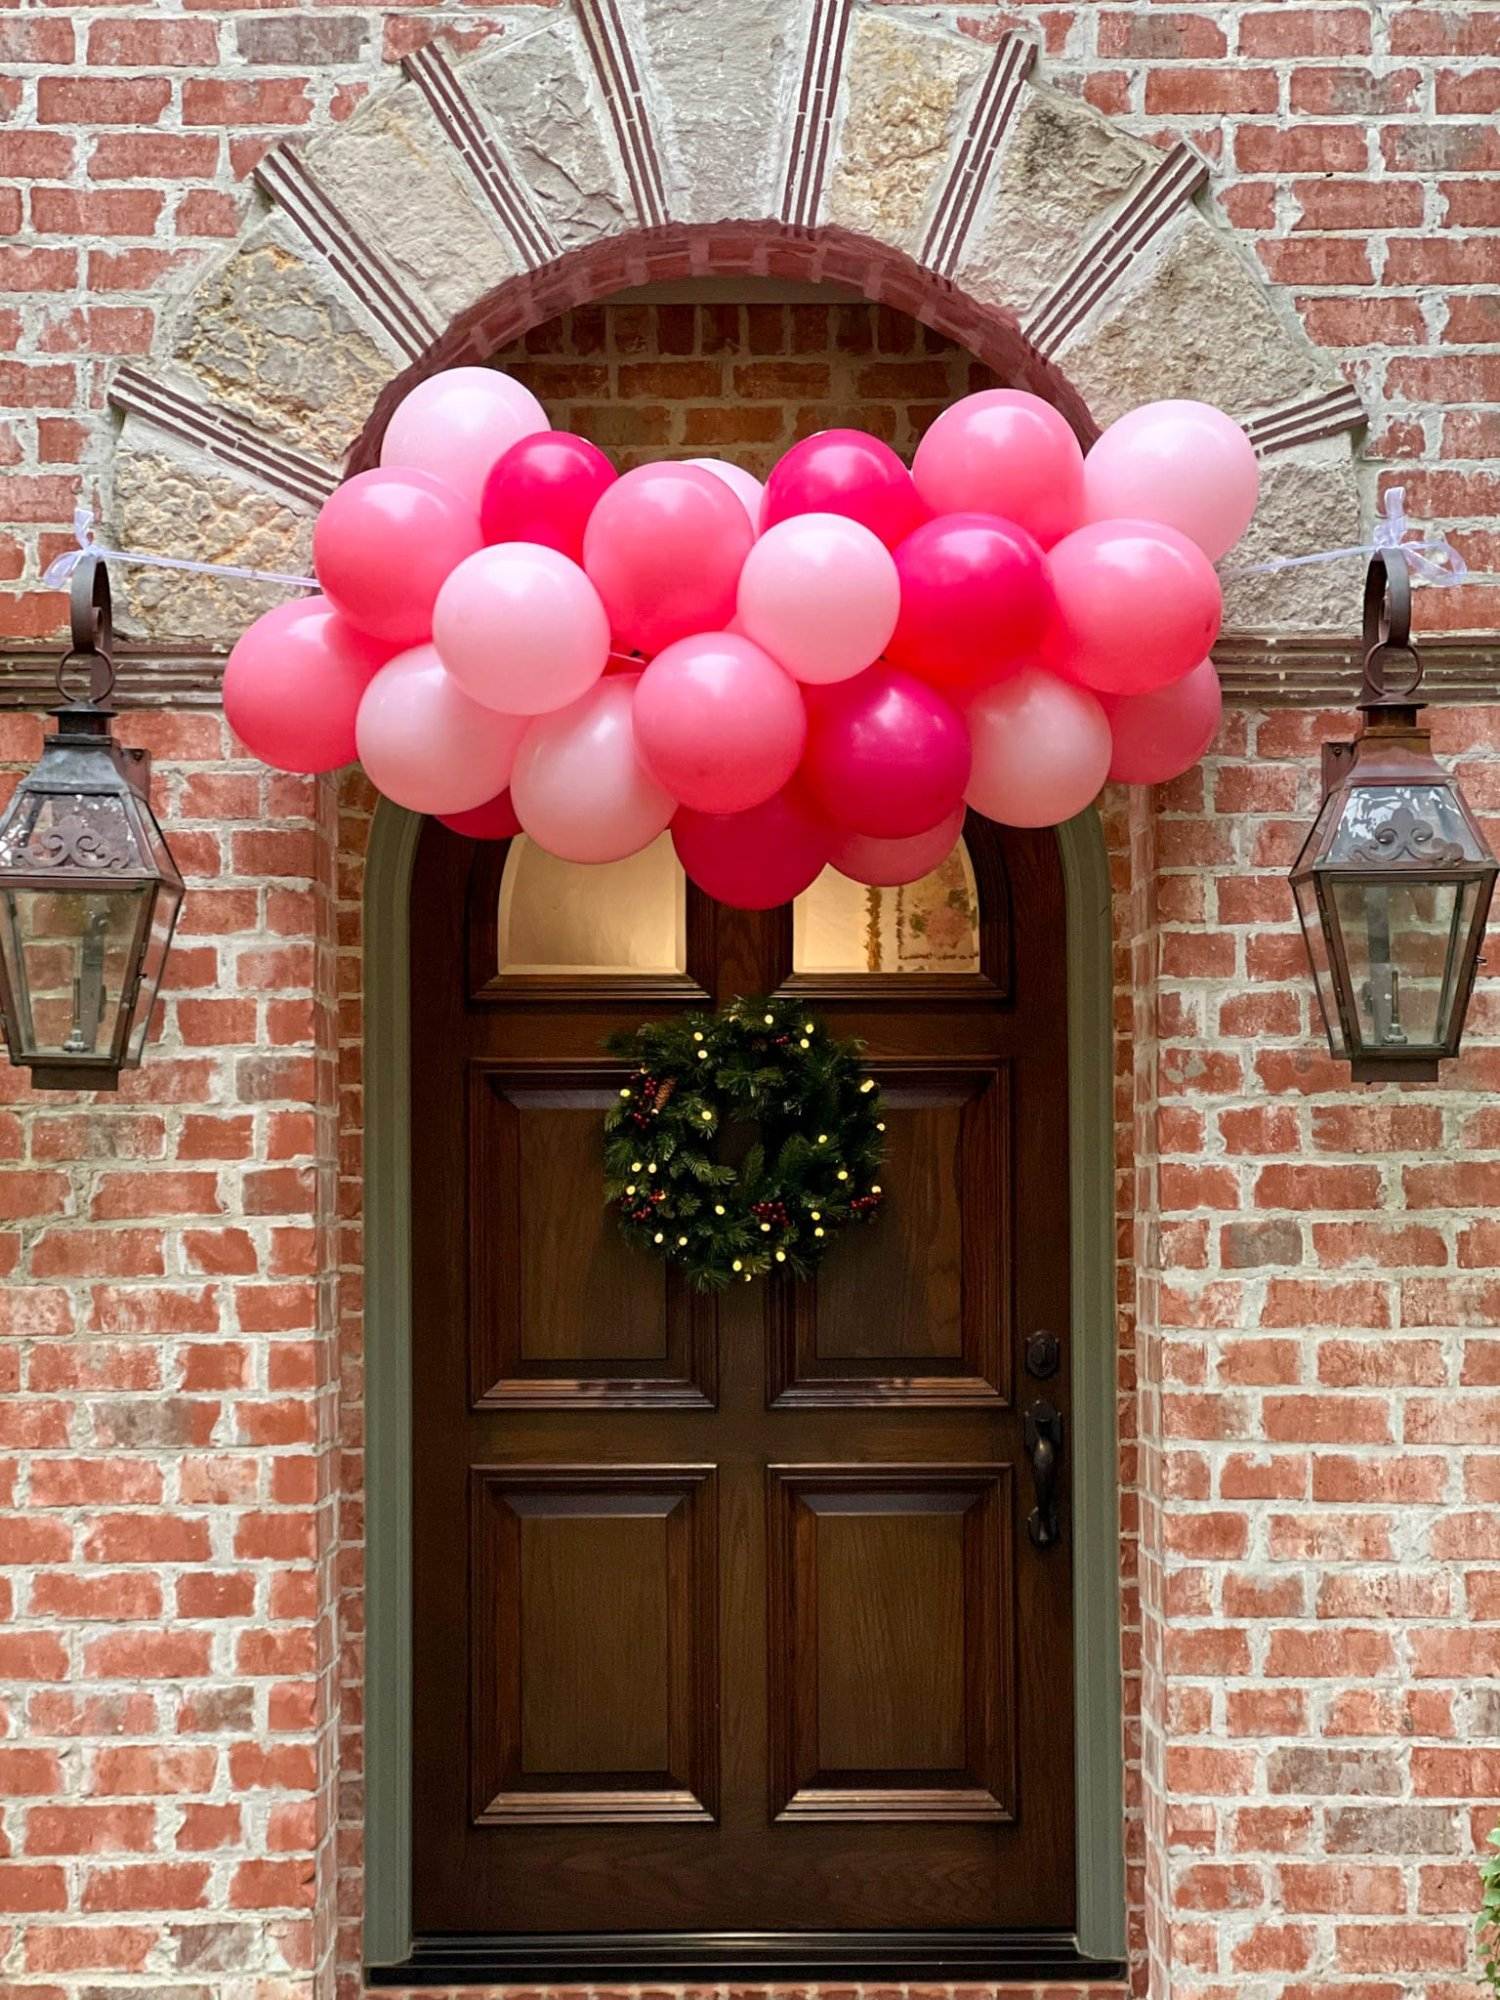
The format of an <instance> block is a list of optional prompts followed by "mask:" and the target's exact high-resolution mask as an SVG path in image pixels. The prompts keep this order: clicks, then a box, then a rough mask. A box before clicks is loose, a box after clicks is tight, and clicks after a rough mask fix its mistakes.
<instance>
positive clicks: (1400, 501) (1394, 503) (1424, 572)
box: [1224, 486, 1469, 584]
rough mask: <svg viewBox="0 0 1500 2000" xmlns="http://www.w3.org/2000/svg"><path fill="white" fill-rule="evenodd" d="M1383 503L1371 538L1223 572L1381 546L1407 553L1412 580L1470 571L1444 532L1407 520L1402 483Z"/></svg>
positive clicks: (1288, 565) (1374, 551) (1263, 570)
mask: <svg viewBox="0 0 1500 2000" xmlns="http://www.w3.org/2000/svg"><path fill="white" fill-rule="evenodd" d="M1383 507H1384V511H1383V513H1382V515H1381V517H1380V519H1379V520H1378V521H1377V522H1376V523H1375V533H1374V538H1373V539H1372V540H1371V541H1368V542H1355V543H1353V544H1352V545H1351V546H1350V547H1349V548H1347V549H1319V550H1317V551H1316V552H1315V553H1313V554H1311V555H1305V556H1276V557H1273V559H1272V560H1271V561H1270V562H1263V563H1254V564H1252V565H1251V566H1250V567H1248V568H1244V569H1227V570H1225V571H1224V575H1225V576H1226V577H1227V578H1229V579H1231V580H1234V579H1236V578H1238V577H1242V576H1271V575H1274V574H1275V572H1276V571H1278V570H1283V569H1305V568H1306V567H1307V566H1308V564H1309V563H1326V562H1337V561H1338V560H1339V559H1340V557H1343V556H1373V555H1378V554H1379V553H1380V551H1381V550H1382V549H1400V551H1401V553H1402V554H1403V555H1404V556H1405V557H1406V561H1407V566H1408V568H1409V569H1410V570H1411V575H1412V581H1413V582H1414V583H1433V584H1446V583H1462V582H1463V580H1464V578H1465V577H1466V576H1467V575H1468V574H1469V565H1468V564H1467V563H1466V562H1465V561H1464V559H1463V557H1462V556H1461V555H1460V554H1459V552H1458V550H1457V549H1456V548H1454V546H1453V544H1452V543H1451V542H1450V541H1449V540H1448V538H1447V536H1446V535H1432V534H1428V535H1424V534H1422V533H1421V531H1420V530H1419V529H1415V528H1413V527H1412V526H1411V523H1410V522H1409V521H1408V520H1407V518H1406V488H1405V487H1404V486H1388V487H1387V488H1386V493H1385V500H1384V502H1383ZM1408 534H1412V535H1414V536H1415V539H1414V540H1413V541H1408V540H1407V539H1406V537H1407V535H1408Z"/></svg>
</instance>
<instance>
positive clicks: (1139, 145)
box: [106, 0, 1363, 641]
mask: <svg viewBox="0 0 1500 2000" xmlns="http://www.w3.org/2000/svg"><path fill="white" fill-rule="evenodd" d="M494 19H495V23H496V31H495V32H494V33H492V34H490V35H487V36H486V37H485V38H484V39H483V40H481V41H480V42H479V43H478V45H477V46H473V47H469V48H467V49H455V48H453V47H447V46H445V45H444V44H442V43H439V42H430V43H428V44H427V45H426V46H425V47H423V48H421V49H419V50H418V51H416V52H415V53H414V54H411V55H409V56H407V57H406V58H405V60H404V62H403V64H402V73H401V75H400V76H399V78H397V79H395V80H392V81H391V82H390V83H388V84H385V85H383V86H382V87H380V88H378V89H377V90H375V91H374V92H372V94H371V95H370V96H369V97H368V98H367V99H366V100H365V101H364V103H363V104H362V105H361V106H360V107H359V108H358V110H357V111H356V112H355V113H354V115H353V116H352V117H351V118H350V119H349V120H348V121H347V123H345V124H342V125H340V126H338V127H336V128H333V129H331V130H329V131H327V132H325V133H323V134H321V135H320V136H318V137H316V138H314V139H313V140H312V141H310V142H309V143H306V144H305V145H293V144H291V143H286V144H282V145H280V146H277V147H276V148H274V149H273V150H272V151H271V152H270V153H268V154H267V155H266V157H265V158H264V159H263V160H262V161H261V163H260V165H259V166H258V168H257V169H256V175H255V178H256V182H257V188H258V195H257V202H256V205H255V207H254V209H253V211H252V213H250V214H249V215H248V216H247V218H246V220H245V223H244V226H243V228H242V230H241V233H240V235H239V237H238V239H237V240H236V242H235V243H234V244H233V245H232V246H231V247H230V248H229V249H228V251H227V252H226V253H225V254H224V255H223V256H222V257H220V258H219V259H218V260H217V261H216V262H214V263H213V264H212V265H210V266H208V267H207V268H202V269H200V270H199V272H198V273H196V274H195V276H194V277H193V278H192V279H191V280H190V281H189V284H188V286H187V288H185V289H184V290H183V291H182V292H181V293H180V294H179V295H177V296H176V297H174V298H172V299H171V300H169V301H168V303H167V306H166V309H165V310H164V311H163V313H162V315H161V319H160V327H159V333H158V338H157V343H156V347H155V349H154V351H153V353H152V354H151V356H150V357H149V358H148V359H147V361H146V362H145V363H144V364H143V365H140V366H135V365H132V366H129V367H126V368H123V369H121V370H120V371H119V372H118V373H117V375H116V376H115V378H114V381H113V383H112V384H111V388H110V401H111V403H112V405H113V406H114V409H115V410H116V411H117V412H118V413H119V414H120V416H121V418H122V422H121V425H120V429H119V431H118V434H117V435H116V437H115V438H114V440H113V447H112V453H111V464H110V468H109V473H110V477H109V479H108V480H107V482H106V485H107V495H108V497H107V506H108V510H109V517H110V527H111V530H112V532H113V533H114V534H116V535H118V536H119V537H120V538H121V541H122V543H123V545H124V546H136V547H143V548H148V549H150V548H156V549H161V550H163V551H170V552H172V553H177V554H184V555H197V556H200V557H202V558H204V559H207V560H212V561H220V562H224V561H228V562H238V563H243V564H248V565H251V566H254V567H258V568H263V569H271V570H280V571H289V572H293V573H296V572H300V571H305V569H306V565H307V562H308V548H309V540H310V533H311V524H312V520H313V517H314V515H315V513H316V511H317V508H318V506H319V504H320V503H321V501H322V499H323V498H324V497H325V496H326V494H327V493H328V492H329V491H331V489H332V487H333V486H334V484H335V483H336V482H337V481H338V479H339V478H340V477H342V476H343V473H344V471H346V470H347V469H349V468H350V467H358V466H359V465H361V464H363V463H367V462H368V461H369V458H370V455H371V453H372V451H373V449H374V447H375V444H376V442H377V441H378V435H379V431H380V429H381V428H383V424H384V421H385V418H386V416H387V415H388V413H389V409H390V407H391V406H392V404H393V402H394V400H395V399H396V397H397V396H398V395H399V393H400V391H401V388H402V387H403V386H404V385H405V384H406V383H408V382H409V381H410V380H411V379H413V377H414V375H415V374H417V373H420V372H425V371H427V370H430V369H431V368H433V367H437V366H445V365H451V364H452V363H453V362H455V361H458V360H461V359H476V358H478V359H482V358H485V357H486V356H487V355H488V354H489V353H492V352H493V351H494V350H495V349H496V348H497V347H498V346H500V345H501V344H502V343H503V342H505V341H506V340H510V339H514V338H515V337H516V336H517V335H518V334H519V333H521V332H524V331H525V330H526V329H527V328H529V327H530V326H532V325H535V324H537V323H539V322H540V321H541V320H544V319H547V318H550V317H552V316H553V315H555V314H556V313H558V312H560V311H563V310H565V309H566V308H567V307H569V306H572V305H577V304H582V303H586V302H589V301H592V300H596V299H599V298H601V297H604V296H606V295H608V294H609V293H610V292H612V291H616V290H619V289H621V288H622V287H625V286H630V285H638V284H642V283H647V282H651V281H654V280H657V279H662V278H667V277H673V278H677V277H683V276H696V275H709V274H714V275H723V274H741V275H744V276H746V277H747V278H748V277H760V278H798V279H807V278H812V279H815V280H821V281H825V282H828V283H830V284H835V285H841V286H845V287H848V288H852V289H854V290H856V291H858V292H860V293H863V294H864V295H865V296H867V297H869V298H873V299H878V300H880V301H882V302H883V303H888V304H890V305H892V306H895V307H896V308H898V309H900V310H902V311H905V312H907V313H909V314H911V315H912V316H913V317H915V318H918V319H921V320H923V321H925V322H927V323H928V324H930V325H932V326H934V327H936V328H937V329H938V330H940V331H942V332H944V333H945V334H947V335H948V336H949V337H950V338H952V339H955V340H957V341H958V342H959V343H960V344H962V345H964V346H966V347H968V348H969V349H970V351H971V352H973V353H975V354H976V355H977V356H978V357H979V358H980V359H982V360H986V361H989V362H990V364H991V365H992V366H997V367H999V368H1000V369H1001V370H1002V372H1004V373H1005V374H1007V375H1008V376H1009V378H1010V379H1012V380H1014V381H1016V382H1017V383H1018V384H1023V385H1025V386H1029V387H1032V388H1034V389H1036V390H1037V391H1038V392H1039V393H1042V394H1045V395H1048V396H1049V397H1050V398H1051V399H1052V400H1053V401H1055V402H1057V403H1058V404H1059V406H1060V407H1062V408H1063V409H1065V410H1066V412H1067V413H1068V415H1069V416H1070V418H1071V420H1072V421H1073V422H1074V423H1075V425H1076V426H1077V427H1078V428H1079V429H1080V430H1081V431H1083V432H1085V433H1086V432H1087V431H1088V429H1089V426H1090V425H1091V423H1092V424H1098V423H1105V422H1108V421H1109V420H1110V419H1111V418H1112V417H1113V416H1115V415H1116V414H1118V413H1119V411H1120V410H1121V409H1123V408H1128V407H1131V406H1132V405H1134V404H1135V403H1138V402H1142V401H1146V400H1149V399H1151V398H1153V397H1156V396H1165V395H1191V396H1201V397H1203V398H1204V399H1205V400H1207V401H1210V402H1214V403H1217V404H1219V405H1220V406H1221V407H1223V408H1226V409H1228V410H1230V411H1232V412H1233V414H1234V415H1236V416H1237V417H1239V418H1240V419H1241V420H1242V421H1244V422H1245V423H1246V424H1247V425H1248V427H1249V429H1250V432H1251V435H1252V438H1253V439H1254V442H1255V444H1256V446H1257V448H1258V450H1259V451H1260V452H1261V454H1262V456H1263V458H1264V459H1265V461H1266V463H1265V479H1264V498H1263V501H1262V506H1261V509H1260V513H1259V516H1258V518H1257V522H1256V526H1255V528H1254V529H1253V530H1252V535H1251V538H1250V541H1249V543H1248V545H1247V546H1248V548H1249V550H1251V551H1252V552H1253V551H1255V550H1257V549H1260V550H1264V551H1266V552H1270V551H1273V550H1288V549H1292V548H1298V547H1307V546H1310V545H1313V544H1315V543H1322V544H1323V545H1325V546H1333V545H1337V544H1340V543H1348V542H1351V541H1355V540H1357V539H1359V535H1358V532H1357V531H1358V527H1359V517H1360V501H1359V490H1358V484H1357V481H1356V475H1355V465H1354V460H1353V456H1352V451H1351V442H1350V434H1351V432H1352V431H1354V430H1355V429H1356V428H1357V427H1358V426H1359V425H1361V424H1362V422H1363V414H1362V411H1361V407H1360V403H1359V399H1358V397H1357V395H1356V393H1355V391H1354V390H1353V389H1352V388H1351V387H1350V386H1349V385H1348V384H1347V383H1346V382H1345V381H1344V380H1343V379H1342V377H1341V376H1339V375H1338V374H1337V372H1336V371H1335V370H1334V369H1333V367H1332V364H1331V363H1330V362H1329V361H1328V359H1327V358H1326V357H1325V356H1323V355H1322V354H1320V353H1319V351H1318V350H1317V349H1316V348H1315V347H1313V345H1312V344H1311V343H1310V342H1309V341H1308V339H1307V338H1306V336H1305V334H1304V333H1303V331H1302V329H1301V326H1300V324H1299V323H1298V321H1297V318H1296V315H1295V313H1294V311H1293V310H1292V308H1291V304H1290V301H1289V300H1287V299H1286V298H1284V297H1283V296H1282V295H1280V293H1279V292H1278V289H1277V288H1276V287H1275V286H1273V285H1271V284H1270V283H1269V282H1268V281H1267V280H1266V279H1265V278H1264V277H1263V276H1262V275H1261V274H1260V272H1259V270H1258V268H1257V267H1256V266H1255V265H1254V264H1253V263H1252V262H1251V261H1250V260H1249V259H1248V257H1247V256H1246V255H1245V254H1244V253H1243V251H1242V248H1241V246H1240V245H1239V243H1238V242H1237V241H1236V239H1235V237H1234V236H1233V233H1232V232H1231V231H1230V230H1229V229H1228V228H1227V227H1226V226H1225V225H1224V224H1223V223H1222V222H1220V221H1219V219H1218V218H1217V217H1216V215H1215V214H1214V212H1213V209H1212V206H1211V203H1210V201H1209V199H1208V195H1207V192H1206V190H1207V183H1208V180H1209V167H1208V164H1207V162H1205V161H1204V160H1203V159H1202V158H1201V157H1200V156H1199V155H1198V154H1197V153H1196V152H1195V151H1194V150H1193V149H1192V148H1191V147H1189V146H1188V145H1186V144H1184V143H1178V144H1176V145H1171V146H1167V147H1162V148H1159V147H1154V146H1152V145H1148V144H1146V143H1145V142H1143V141H1142V140H1141V139H1139V138H1137V137H1135V136H1133V135H1131V134H1130V133H1128V132H1126V131H1124V130H1123V129H1121V128H1120V127H1119V126H1117V125H1113V124H1111V123H1110V122H1109V121H1107V120H1106V119H1104V118H1103V117H1102V116H1101V115H1100V114H1098V113H1097V112H1095V111H1094V110H1093V109H1091V108H1090V107H1089V106H1087V105H1086V104H1084V103H1082V102H1080V101H1079V100H1077V99H1075V98H1072V97H1068V96H1065V95H1063V94H1061V93H1059V92H1057V91H1055V90H1052V89H1049V88H1048V87H1047V85H1046V83H1045V81H1044V80H1038V78H1037V76H1036V74H1035V72H1036V70H1037V67H1038V64H1037V50H1036V47H1035V45H1034V44H1033V43H1032V42H1031V41H1029V40H1028V39H1026V38H1025V37H1023V36H1021V35H1018V34H1015V33H1004V34H1002V35H1000V36H999V37H998V38H997V39H996V40H994V41H993V42H987V41H984V40H981V39H979V38H976V37H974V36H971V35H967V34H965V33H962V32H960V31H958V30H957V29H950V28H946V27H942V26H937V25H934V24H933V23H932V22H930V21H928V20H924V19H920V18H914V17H913V16H912V15H911V14H908V13H906V12H905V11H904V10H903V11H897V10H894V9H891V8H888V7H885V6H879V5H874V4H869V0H562V4H559V5H558V6H556V7H554V8H551V9H548V10H547V11H545V12H542V13H539V10H537V9H536V8H534V7H531V6H509V7H504V6H503V7H501V8H500V9H499V10H498V11H497V13H496V15H495V16H494ZM372 412H373V414H372ZM1257 581H1258V585H1259V587H1258V588H1256V589H1255V590H1254V591H1253V592H1251V593H1247V592H1245V591H1244V590H1243V589H1241V590H1240V591H1239V592H1236V591H1234V590H1231V592H1230V606H1229V610H1230V622H1231V623H1232V624H1237V625H1238V626H1239V627H1241V628H1249V629H1258V630H1266V629H1268V628H1269V629H1271V630H1275V631H1281V632H1287V631H1294V630H1305V629H1308V628H1311V627H1317V626H1320V625H1327V624H1331V623H1334V622H1337V621H1338V619H1339V617H1340V615H1341V613H1342V611H1343V609H1344V607H1343V606H1342V605H1341V604H1338V603H1337V602H1335V601H1332V600H1329V599H1327V598H1326V597H1325V594H1324V593H1325V592H1326V590H1327V588H1328V586H1327V584H1326V582H1325V581H1324V580H1323V579H1322V578H1321V577H1320V575H1319V573H1318V572H1317V571H1316V570H1311V571H1301V572H1298V571H1293V572H1289V573H1288V575H1287V576H1286V577H1283V578H1277V579H1274V580H1269V581H1268V580H1264V579H1261V580H1257ZM128 591H129V596H128V602H127V606H126V610H127V617H128V621H129V622H131V623H133V624H134V626H135V627H136V629H137V630H141V629H145V630H147V631H152V632H154V633H156V634H158V635H161V634H164V633H166V632H167V631H170V632H171V633H172V635H173V636H174V637H177V638H182V637H185V636H189V635H190V636H192V637H194V638H201V639H204V640H209V641H213V640H218V641H223V640H226V639H229V638H232V637H233V636H234V634H235V633H236V632H237V631H238V630H240V629H242V627H243V625H244V624H245V623H246V622H247V621H248V619H249V618H251V617H253V616H255V615H256V614H257V613H258V612H259V611H260V610H262V609H264V591H263V590H260V589H256V588H255V587H253V586H240V585H236V584H234V583H231V582H226V581H224V580H222V579H202V578H195V579H189V578H185V577H183V576H173V575H171V574H170V573H165V572H154V573H153V572H139V571H135V572H132V573H131V575H130V577H129V581H128Z"/></svg>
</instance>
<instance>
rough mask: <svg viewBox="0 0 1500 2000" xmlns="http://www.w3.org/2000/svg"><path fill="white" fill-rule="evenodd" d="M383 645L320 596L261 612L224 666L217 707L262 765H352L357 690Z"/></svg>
mask: <svg viewBox="0 0 1500 2000" xmlns="http://www.w3.org/2000/svg"><path fill="white" fill-rule="evenodd" d="M390 653H391V649H390V647H389V645H387V644H384V643H383V642H382V641H381V640H379V639H372V638H371V637H370V635H369V633H368V632H361V631H360V630H359V629H358V627H357V626H354V625H351V624H350V623H349V621H348V620H347V619H346V618H341V617H340V616H339V614H338V612H337V611H335V610H334V608H333V606H332V605H331V604H330V603H329V602H328V599H327V598H326V597H302V598H298V599H297V600H296V601H295V602H294V603H291V604H278V605H277V606H276V608H275V610H274V611H267V612H265V613H264V614H263V615H262V616H261V617H259V618H257V619H256V621H255V623H254V624H253V625H252V626H251V627H250V628H249V630H248V631H246V632H244V633H243V634H242V635H241V637H240V638H239V639H238V640H237V641H236V643H235V648H234V651H233V652H232V653H231V654H230V655H229V658H228V660H227V661H226V663H225V666H224V714H225V716H226V718H227V719H228V722H229V726H230V728H231V729H232V730H233V731H234V733H235V735H236V736H238V737H239V739H240V741H241V742H242V743H244V744H245V745H246V746H247V748H249V749H250V750H252V751H254V753H255V755H256V756H257V757H259V758H260V760H261V762H262V763H263V764H272V765H274V766H275V768H276V769H277V770H278V771H303V772H313V771H335V770H337V769H338V767H339V766H340V765H341V764H352V763H353V762H354V759H355V755H356V751H355V746H354V718H355V716H356V714H357V713H358V712H359V704H360V697H361V696H362V695H363V694H364V691H365V689H366V688H367V687H368V686H369V684H370V681H371V678H372V677H373V675H374V674H375V672H376V670H377V669H378V668H379V667H380V666H382V665H383V664H384V662H385V661H386V660H388V659H389V658H390Z"/></svg>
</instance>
